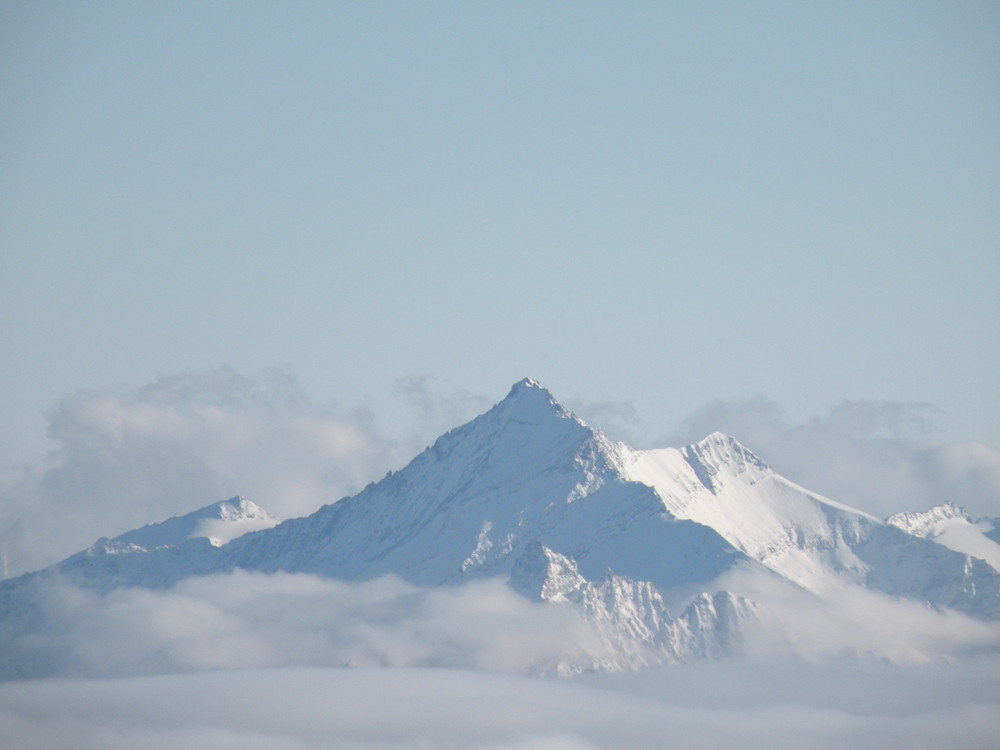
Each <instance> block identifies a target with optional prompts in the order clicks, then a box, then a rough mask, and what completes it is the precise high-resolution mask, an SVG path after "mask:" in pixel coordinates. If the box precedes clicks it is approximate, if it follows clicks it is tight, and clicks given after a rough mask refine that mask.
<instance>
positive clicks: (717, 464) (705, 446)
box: [681, 432, 771, 491]
mask: <svg viewBox="0 0 1000 750" xmlns="http://www.w3.org/2000/svg"><path fill="white" fill-rule="evenodd" d="M681 453H682V454H683V456H684V458H685V459H686V460H687V462H688V463H689V464H690V465H691V467H692V468H693V469H694V471H695V473H697V474H698V478H699V479H701V480H702V484H704V485H705V487H706V488H707V489H708V490H710V491H714V490H715V487H714V485H713V483H712V479H711V478H712V476H714V475H715V474H716V473H718V471H719V469H721V468H722V467H728V469H729V471H731V472H734V473H736V474H742V473H744V472H746V471H747V470H755V471H757V472H762V473H768V472H770V471H771V469H770V467H769V466H768V465H767V464H765V463H764V462H763V461H761V460H760V458H758V457H757V455H756V454H754V453H753V452H752V451H751V450H750V449H749V448H747V447H746V446H745V445H743V444H742V443H741V442H740V441H739V440H737V439H736V438H734V437H733V436H732V435H727V434H725V433H723V432H713V433H712V434H711V435H709V436H708V437H706V438H704V439H703V440H700V441H698V442H697V443H694V444H692V445H689V446H687V447H685V448H682V449H681Z"/></svg>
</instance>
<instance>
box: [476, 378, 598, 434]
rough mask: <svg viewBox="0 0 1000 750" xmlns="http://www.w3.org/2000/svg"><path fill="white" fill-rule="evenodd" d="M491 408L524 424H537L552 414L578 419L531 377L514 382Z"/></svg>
mask: <svg viewBox="0 0 1000 750" xmlns="http://www.w3.org/2000/svg"><path fill="white" fill-rule="evenodd" d="M493 409H494V410H498V411H500V412H502V413H504V414H505V415H506V416H507V417H508V418H510V419H514V420H516V421H518V422H523V423H525V424H538V423H539V422H542V421H544V420H546V419H548V418H551V417H552V416H557V417H560V418H564V419H567V418H568V419H574V420H576V421H579V420H578V419H576V418H575V417H574V416H573V415H572V414H571V413H570V412H569V410H568V409H566V408H565V407H564V406H563V405H562V404H560V403H559V402H558V401H556V400H555V398H553V397H552V394H551V393H549V391H548V390H546V389H545V388H544V387H542V385H541V384H540V383H539V382H538V381H537V380H532V379H531V378H524V379H523V380H519V381H518V382H516V383H514V385H513V386H512V387H511V389H510V392H509V393H508V394H507V396H506V397H505V398H504V400H503V401H501V402H500V403H499V404H497V405H496V406H495V407H493Z"/></svg>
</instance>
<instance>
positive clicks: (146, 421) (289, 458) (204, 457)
mask: <svg viewBox="0 0 1000 750" xmlns="http://www.w3.org/2000/svg"><path fill="white" fill-rule="evenodd" d="M49 433H50V436H51V437H52V438H53V440H54V441H55V442H56V444H57V446H58V447H57V449H56V450H55V451H54V452H53V453H52V454H51V455H49V456H48V457H47V458H46V459H45V460H43V461H41V462H39V463H37V464H35V465H32V466H28V467H23V468H21V469H18V470H13V469H11V470H8V471H7V472H6V473H5V474H4V475H3V476H0V553H3V554H4V555H6V558H7V561H8V564H9V565H10V568H11V570H10V572H11V573H15V574H16V573H21V572H25V571H27V570H32V569H36V568H38V567H42V566H45V565H48V564H51V563H53V562H56V561H58V560H60V559H62V558H63V557H66V556H68V555H70V554H72V553H74V552H77V551H79V550H80V549H83V548H85V547H87V546H89V545H90V544H92V543H93V542H94V541H95V540H96V539H97V538H99V537H101V536H109V537H110V536H116V535H118V534H121V533H123V532H125V531H128V530H130V529H133V528H137V527H139V526H142V525H144V524H147V523H152V522H157V521H161V520H165V519H166V518H169V517H170V516H173V515H180V514H184V513H188V512H190V511H192V510H195V509H197V508H199V507H201V506H204V505H208V504H210V503H213V502H216V501H218V500H224V499H227V498H229V497H233V496H235V495H245V496H247V497H249V498H250V499H252V500H253V501H254V502H256V503H257V504H259V505H260V506H262V507H263V508H265V509H266V510H267V511H268V512H269V513H271V514H272V515H276V516H278V517H281V518H289V517H292V516H299V515H306V514H308V513H312V512H313V511H314V510H316V509H317V508H318V507H319V506H321V505H323V504H325V503H330V502H334V501H336V500H339V499H340V498H341V497H344V496H345V495H348V494H353V493H354V492H356V491H358V490H359V489H360V488H361V487H362V486H364V484H365V483H367V482H368V481H370V480H371V479H372V478H373V477H377V476H381V475H382V474H384V473H385V472H386V471H387V470H388V469H390V468H398V466H399V465H400V464H401V463H402V462H403V461H404V460H405V459H406V458H407V456H404V455H403V452H402V451H401V449H400V447H399V446H398V445H394V444H392V443H390V442H388V441H386V440H383V439H380V438H378V437H377V436H376V435H375V433H374V431H373V430H372V428H371V426H370V424H369V421H368V420H367V418H366V416H365V415H364V414H350V415H341V414H338V413H335V412H334V411H332V410H331V409H328V408H325V407H321V406H318V405H316V404H313V403H311V402H309V400H308V399H306V397H305V396H304V395H303V394H302V393H301V391H300V390H299V389H298V387H297V386H296V384H295V383H294V381H293V380H292V379H291V378H290V377H289V376H287V375H286V374H283V373H281V372H277V371H274V372H269V373H265V374H263V375H261V376H258V377H255V378H247V377H243V376H241V375H239V374H237V373H235V372H233V371H232V370H230V369H227V368H223V369H219V370H213V371H209V372H205V373H200V374H195V375H177V376H172V377H166V378H161V379H160V380H157V381H156V382H154V383H151V384H150V385H147V386H145V387H143V388H139V389H138V390H135V391H133V392H117V391H115V392H99V393H82V394H76V395H74V396H71V397H69V398H66V399H65V400H63V401H62V402H61V403H60V404H59V405H58V406H57V407H56V409H55V410H54V412H53V413H52V414H51V416H50V426H49Z"/></svg>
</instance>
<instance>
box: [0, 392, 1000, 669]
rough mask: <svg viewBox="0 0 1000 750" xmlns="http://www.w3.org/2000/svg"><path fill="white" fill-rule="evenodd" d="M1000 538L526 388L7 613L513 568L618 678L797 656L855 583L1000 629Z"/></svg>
mask: <svg viewBox="0 0 1000 750" xmlns="http://www.w3.org/2000/svg"><path fill="white" fill-rule="evenodd" d="M998 529H1000V522H998V521H997V520H995V519H985V520H973V519H970V518H969V517H968V516H967V515H966V514H964V512H963V511H962V510H961V509H959V508H957V507H955V506H952V505H947V504H945V505H942V506H940V507H938V508H934V509H931V510H930V511H926V512H923V513H909V514H899V515H897V516H893V517H891V518H889V519H887V520H885V521H883V520H880V519H878V518H875V517H873V516H871V515H869V514H867V513H864V512H862V511H859V510H856V509H853V508H850V507H848V506H846V505H843V504H840V503H837V502H835V501H833V500H830V499H827V498H824V497H822V496H820V495H818V494H815V493H813V492H810V491H808V490H807V489H804V488H802V487H800V486H798V485H796V484H795V483H794V482H791V481H789V480H788V479H786V478H784V477H782V476H780V475H779V474H777V473H776V472H775V471H774V470H773V469H771V468H770V467H769V466H768V465H767V464H766V463H765V462H764V461H763V460H762V459H760V458H759V457H757V456H756V455H755V454H754V453H753V452H751V451H750V450H749V449H748V448H746V447H745V446H743V445H742V444H740V443H739V442H738V441H737V440H736V439H735V438H733V437H730V436H728V435H724V434H721V433H714V434H711V435H709V436H708V437H706V438H705V439H703V440H702V441H700V442H698V443H695V444H693V445H689V446H687V447H683V448H665V449H658V450H637V449H634V448H631V447H629V446H627V445H624V444H622V443H618V442H614V441H612V440H609V439H608V438H607V437H606V436H605V435H604V434H603V433H602V432H600V431H599V430H597V429H594V428H592V427H590V426H588V425H587V424H585V423H584V422H582V421H581V420H580V419H578V418H577V417H575V416H574V415H573V414H572V413H571V412H569V411H568V410H567V409H565V408H564V407H563V406H561V405H560V404H559V403H558V402H557V401H556V400H555V399H554V398H553V397H552V395H551V394H550V393H549V392H548V391H547V390H546V389H544V388H543V387H542V386H541V385H539V384H538V383H537V382H535V381H533V380H530V379H525V380H522V381H520V382H519V383H516V384H515V385H514V386H513V388H512V389H511V391H510V393H509V394H508V395H507V397H506V398H504V399H503V400H502V401H500V402H499V403H498V404H496V405H495V406H494V407H493V408H492V409H490V410H489V411H487V412H486V413H484V414H482V415H480V416H479V417H476V418H475V419H473V420H472V421H471V422H469V423H467V424H465V425H463V426H461V427H458V428H456V429H454V430H451V431H450V432H448V433H446V434H444V435H442V436H441V437H440V438H439V439H438V440H437V441H436V442H435V443H434V444H433V445H431V446H430V447H428V448H427V449H426V450H424V451H423V452H421V453H420V454H419V455H417V456H416V457H415V458H414V459H413V460H412V461H411V462H410V463H409V464H408V465H407V466H406V467H404V468H402V469H400V470H399V471H396V472H390V473H389V474H387V475H386V476H385V477H384V478H383V479H382V480H381V481H378V482H375V483H372V484H369V485H368V486H367V487H365V488H364V489H363V490H362V491H361V492H359V493H358V494H356V495H354V496H352V497H347V498H344V499H341V500H339V501H337V502H334V503H332V504H329V505H325V506H323V507H321V508H320V509H318V510H317V511H316V512H315V513H313V514H312V515H309V516H306V517H302V518H292V519H288V520H285V521H281V522H279V520H278V519H276V518H273V517H271V516H270V515H268V514H267V513H266V512H265V511H264V510H262V509H261V508H260V507H258V506H257V505H255V504H254V503H252V502H250V501H249V500H246V499H244V498H233V499H231V500H227V501H223V502H221V503H215V504H213V505H210V506H207V507H205V508H202V509H200V510H197V511H194V512H193V513H190V514H188V515H185V516H181V517H178V518H172V519H169V520H167V521H164V522H162V523H157V524H151V525H149V526H145V527H143V528H141V529H137V530H134V531H131V532H128V533H126V534H123V535H121V536H118V537H116V538H114V539H100V540H98V541H97V542H96V543H95V544H94V545H92V546H91V547H90V548H88V549H86V550H84V551H82V552H79V553H77V554H75V555H73V556H71V557H69V558H67V559H66V560H64V561H62V562H61V563H59V564H57V565H55V566H53V567H52V568H49V569H46V570H44V571H39V572H37V573H32V574H28V575H26V576H21V577H20V578H16V579H11V580H7V581H2V582H0V604H2V606H3V611H4V613H5V616H10V614H11V613H15V614H17V613H22V614H23V613H24V612H27V611H30V609H31V604H30V603H31V601H32V597H33V596H35V595H36V594H35V593H34V592H36V591H37V590H38V588H39V587H40V586H41V585H43V583H44V582H45V581H48V580H52V579H55V578H58V579H60V580H69V581H70V582H72V583H73V584H74V585H77V586H81V587H84V588H89V589H95V590H97V591H101V592H107V591H111V590H113V589H115V588H118V587H123V586H128V587H146V588H154V589H163V588H167V587H170V586H173V585H175V584H177V583H178V582H180V581H182V580H184V579H186V578H189V577H191V576H204V575H210V574H217V573H226V572H228V571H233V570H236V569H243V570H248V571H259V572H262V573H276V572H285V573H305V574H313V575H317V576H321V577H324V578H334V579H338V580H343V581H353V582H361V581H368V580H372V579H376V578H378V577H380V576H386V575H394V576H398V577H400V578H402V579H404V580H405V581H407V582H409V583H411V584H414V585H416V586H420V587H441V586H456V585H460V584H463V583H465V582H468V581H474V580H477V579H486V578H491V579H492V578H501V579H503V580H504V581H506V582H507V583H508V585H509V586H510V587H511V588H512V589H513V590H514V591H516V592H517V593H519V594H521V595H523V596H525V597H527V598H528V599H530V600H532V601H535V602H544V603H547V604H548V605H550V606H556V607H568V608H573V609H574V610H575V611H576V612H578V613H579V615H580V616H581V617H582V618H584V619H585V620H586V621H587V622H588V623H589V624H590V625H591V626H592V627H593V628H594V630H595V632H597V633H598V634H599V636H600V638H601V639H602V640H603V642H604V646H605V648H603V649H601V650H600V651H599V652H592V653H589V654H584V655H582V656H581V654H579V653H576V652H574V653H572V654H571V653H570V649H567V655H566V657H565V658H564V659H562V660H560V661H559V662H558V663H557V664H554V665H546V667H545V671H556V672H574V671H580V670H582V669H610V670H620V669H630V668H636V667H641V666H644V665H648V664H656V663H672V662H676V661H680V660H684V659H689V658H696V657H711V656H721V655H730V654H745V653H749V652H752V651H753V648H754V645H753V644H754V643H755V642H759V641H760V639H761V637H762V636H765V637H766V638H767V639H768V640H769V641H771V642H774V641H775V640H777V641H781V642H783V643H785V644H786V646H787V648H788V649H789V650H790V651H791V652H793V653H794V652H795V644H796V641H797V639H799V638H801V637H802V634H801V633H802V630H803V629H804V628H807V627H808V626H807V625H806V624H804V623H805V621H799V620H798V619H797V618H798V615H797V614H796V613H797V612H798V611H799V610H800V609H802V608H806V609H809V608H812V609H813V610H815V611H818V612H823V611H825V610H824V608H835V607H836V606H837V603H838V602H842V601H843V600H844V597H845V596H849V595H852V594H857V595H864V596H869V595H872V596H875V597H876V598H878V601H889V602H900V603H906V602H909V603H911V604H917V605H919V606H920V607H923V608H926V609H928V610H931V611H935V612H941V613H950V612H957V613H961V615H963V616H965V617H967V618H970V619H974V620H979V621H985V622H992V621H996V620H998V619H1000V569H998V568H1000V543H998V541H1000V536H998V534H1000V532H998ZM873 601H874V600H873ZM788 602H793V603H794V606H787V604H788ZM831 611H832V610H831ZM865 648H868V646H864V647H862V646H859V648H858V650H859V651H863V650H864V649H865ZM595 654H596V655H595Z"/></svg>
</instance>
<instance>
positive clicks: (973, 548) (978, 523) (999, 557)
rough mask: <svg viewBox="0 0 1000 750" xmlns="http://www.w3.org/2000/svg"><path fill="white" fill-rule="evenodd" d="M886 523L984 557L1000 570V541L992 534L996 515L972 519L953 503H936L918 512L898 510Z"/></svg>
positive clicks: (982, 558)
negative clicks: (992, 517) (901, 511)
mask: <svg viewBox="0 0 1000 750" xmlns="http://www.w3.org/2000/svg"><path fill="white" fill-rule="evenodd" d="M886 523H888V524H889V525H891V526H895V527H896V528H898V529H902V530H903V531H905V532H906V533H907V534H912V535H913V536H917V537H921V538H923V539H930V540H931V541H934V542H937V543H938V544H941V545H944V546H945V547H948V548H949V549H953V550H955V551H956V552H961V553H962V554H965V555H971V556H972V557H977V558H979V559H980V560H985V561H986V562H987V563H989V564H990V566H992V567H993V569H994V570H997V571H1000V544H997V542H996V541H995V540H994V539H993V538H991V536H992V532H994V530H995V529H996V527H997V523H996V519H980V520H973V519H972V518H970V517H969V514H968V513H967V512H966V511H965V509H964V508H961V507H960V506H958V505H955V504H954V503H944V504H943V505H936V506H935V507H933V508H930V509H929V510H925V511H923V512H917V513H897V514H895V515H893V516H889V518H887V519H886Z"/></svg>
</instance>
